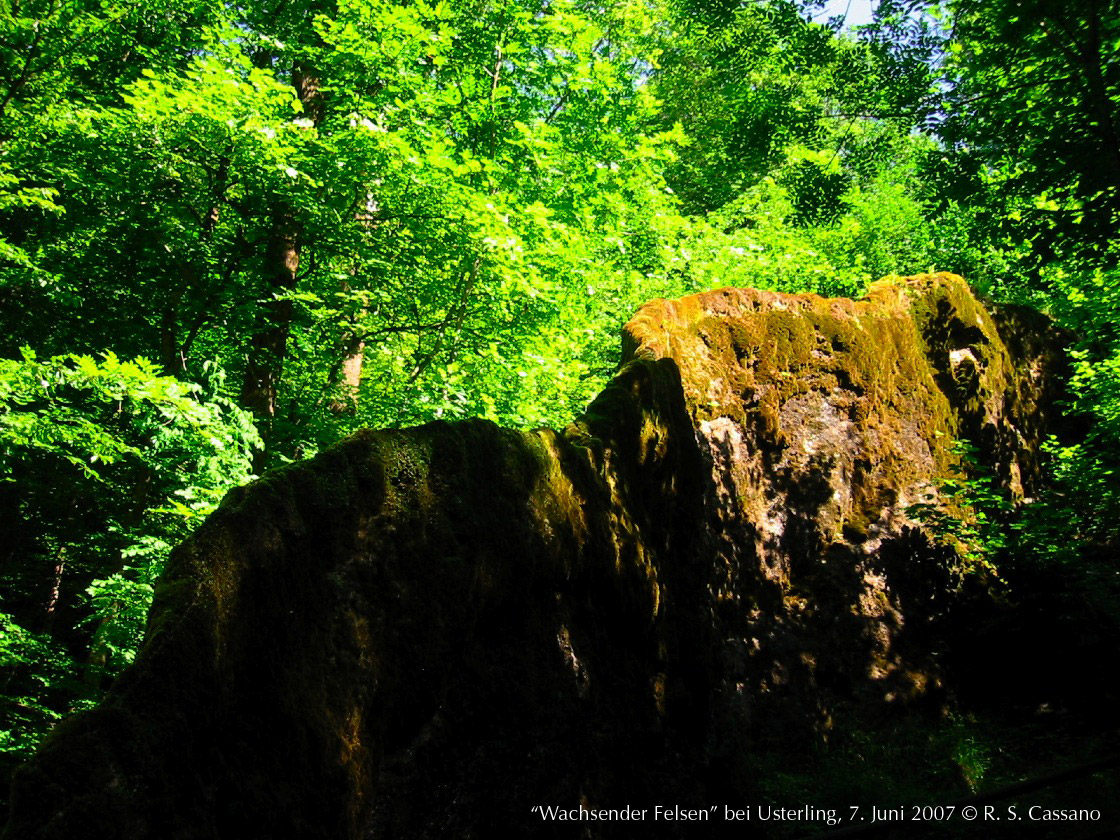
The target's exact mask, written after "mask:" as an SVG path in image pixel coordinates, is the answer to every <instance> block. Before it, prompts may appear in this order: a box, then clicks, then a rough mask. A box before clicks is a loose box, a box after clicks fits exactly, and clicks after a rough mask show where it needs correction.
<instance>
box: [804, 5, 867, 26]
mask: <svg viewBox="0 0 1120 840" xmlns="http://www.w3.org/2000/svg"><path fill="white" fill-rule="evenodd" d="M874 2H875V0H828V5H826V6H825V7H824V9H822V10H821V11H820V12H818V13H817V14H816V15H814V17H815V18H816V19H817V20H819V21H820V22H821V23H823V22H824V21H826V20H828V19H829V18H830V17H835V16H836V15H843V14H844V13H845V12H847V18H846V20H845V22H844V23H845V26H859V25H860V24H863V23H870V22H871V7H872V4H873V3H874Z"/></svg>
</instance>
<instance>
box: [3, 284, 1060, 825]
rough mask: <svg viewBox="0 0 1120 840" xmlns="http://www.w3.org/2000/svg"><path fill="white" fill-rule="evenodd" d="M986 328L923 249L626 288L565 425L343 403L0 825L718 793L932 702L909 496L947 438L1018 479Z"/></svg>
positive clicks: (993, 326) (1011, 389)
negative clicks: (821, 281) (849, 292)
mask: <svg viewBox="0 0 1120 840" xmlns="http://www.w3.org/2000/svg"><path fill="white" fill-rule="evenodd" d="M1019 320H1020V321H1022V318H1019ZM1032 324H1033V325H1034V326H1032V329H1035V328H1037V327H1038V324H1037V323H1036V322H1032ZM1016 329H1018V327H1017V326H1016V325H1015V319H1014V318H1011V317H1007V318H1004V320H1003V321H1001V320H1000V319H999V318H998V317H997V318H993V317H992V316H991V314H990V313H989V312H988V311H987V310H986V309H985V308H984V307H983V306H982V305H981V304H980V303H979V302H977V301H976V299H975V298H974V297H973V296H972V294H971V292H970V291H969V290H968V288H967V286H966V285H965V284H964V282H963V281H962V280H961V279H960V278H958V277H954V276H952V275H932V276H921V277H915V278H890V279H887V280H884V281H880V282H879V283H876V284H875V285H874V286H873V287H872V288H871V291H870V293H869V295H868V297H867V298H866V299H865V300H862V301H850V300H842V299H837V300H829V299H824V298H820V297H817V296H814V295H781V294H776V293H773V292H762V291H756V290H747V289H722V290H719V291H714V292H709V293H705V294H702V295H695V296H691V297H687V298H683V299H681V300H677V301H655V302H653V303H651V304H648V305H647V306H645V307H643V308H642V310H641V311H640V312H639V313H637V315H636V316H635V317H634V319H633V320H631V322H630V323H629V324H628V325H627V326H626V328H625V332H624V338H623V341H624V348H625V358H624V362H623V364H622V367H621V368H620V370H619V372H618V374H617V376H616V377H615V378H614V380H613V381H612V382H611V383H610V385H609V386H608V387H607V388H606V389H605V390H604V392H603V393H602V394H601V395H600V396H599V397H598V398H597V399H596V400H595V401H594V402H593V403H592V405H591V406H590V407H589V408H588V410H587V412H586V413H585V414H584V415H583V416H582V417H581V418H579V419H578V420H577V421H576V422H575V423H573V424H572V425H571V426H569V427H568V428H567V429H565V430H563V431H562V432H555V431H550V430H539V431H534V432H515V431H509V430H503V429H500V428H498V427H496V426H494V425H493V424H490V423H486V422H482V421H469V422H464V423H458V424H447V423H433V424H429V425H427V426H423V427H420V428H416V429H409V430H404V431H366V432H361V433H359V434H357V435H355V436H353V437H351V438H350V439H348V440H346V441H345V442H343V443H341V444H340V445H338V446H337V447H335V448H333V449H331V450H329V451H328V452H325V453H323V454H322V455H320V456H318V457H317V458H315V459H314V460H312V461H309V462H306V463H301V464H297V465H294V466H291V467H288V468H286V469H283V470H280V471H278V472H276V473H273V474H270V475H268V476H266V477H265V478H264V479H262V480H260V481H258V482H256V483H255V484H253V485H251V486H249V487H247V488H244V489H241V490H238V491H235V492H234V493H231V494H230V496H229V497H228V498H227V499H226V501H225V502H224V503H223V505H222V507H221V508H220V510H219V511H218V512H217V513H216V514H214V516H212V517H211V518H210V520H209V521H207V523H205V525H204V526H203V527H202V528H201V529H200V530H199V531H198V533H197V534H195V536H193V537H192V538H191V539H190V540H188V541H187V542H186V543H184V544H183V545H182V546H180V547H179V548H178V549H177V550H176V551H175V552H174V554H173V556H172V559H171V562H170V563H169V565H168V568H167V571H166V573H165V574H164V576H163V578H162V580H161V582H160V584H159V587H158V591H157V595H156V602H155V605H154V607H153V611H152V615H151V619H150V624H149V630H148V637H147V641H146V643H145V646H144V648H143V650H142V652H141V653H140V655H139V657H138V658H137V661H136V663H135V665H134V666H133V667H131V668H130V669H129V670H128V671H127V672H126V673H125V675H124V676H123V677H122V678H121V679H120V680H119V681H118V683H117V684H116V685H115V686H114V687H113V689H112V691H111V692H110V693H109V695H108V697H107V698H106V699H105V701H104V702H103V703H102V705H101V706H100V707H99V708H98V709H96V710H94V711H92V712H90V713H87V714H84V715H80V716H78V717H76V718H74V719H72V720H69V721H66V722H65V723H63V724H62V725H60V726H59V727H58V729H57V730H56V731H55V732H54V733H53V734H52V735H51V737H50V738H48V740H47V741H46V743H45V744H44V746H43V748H42V750H41V751H40V753H39V755H38V756H37V758H36V759H35V760H34V761H32V762H31V763H30V764H29V765H28V766H26V767H25V768H23V769H22V770H21V772H20V773H19V775H18V777H17V780H16V784H15V794H14V797H13V803H12V817H11V822H10V823H9V826H8V829H7V832H6V834H5V835H4V836H5V837H6V838H9V840H17V839H18V840H22V838H44V839H45V838H64V837H65V838H67V840H69V838H72V837H79V836H80V837H85V838H99V837H106V838H107V837H129V838H147V837H151V838H155V837H159V838H167V837H192V838H228V837H275V836H299V837H306V838H317V837H322V838H364V837H368V838H379V837H386V838H387V837H401V836H415V837H430V836H441V837H442V836H457V837H485V836H491V835H492V834H494V833H496V832H498V831H500V830H507V831H508V830H511V829H512V830H514V831H517V832H518V833H521V834H526V835H529V834H531V835H532V836H553V835H555V836H564V837H568V836H572V837H574V836H577V834H578V835H580V836H583V834H582V832H583V831H584V829H586V828H588V826H587V825H580V824H570V825H569V824H563V823H542V822H541V821H540V818H539V817H538V816H536V815H534V814H533V813H532V811H531V808H532V806H533V805H538V804H541V803H544V804H561V805H566V806H574V805H577V804H584V805H586V806H589V807H620V806H621V805H623V804H630V805H631V806H635V807H646V806H649V805H652V804H655V803H656V804H666V803H671V804H678V805H680V806H682V807H702V806H704V805H707V804H710V803H711V802H712V801H718V799H717V798H713V797H724V798H725V799H727V801H745V799H746V798H748V797H749V796H750V795H751V793H752V790H753V788H752V787H751V785H752V782H751V771H750V767H751V764H750V762H751V759H750V756H751V755H752V751H755V750H758V749H763V748H765V745H766V744H767V743H774V742H781V743H782V744H784V745H785V746H786V747H792V745H794V744H796V743H804V742H811V741H814V740H820V739H824V738H827V737H829V730H830V726H831V721H832V720H833V719H834V711H835V710H836V709H838V708H841V707H843V708H845V709H850V708H859V709H863V710H865V711H866V712H867V713H868V714H877V713H879V711H880V710H882V709H885V708H890V707H896V706H903V705H907V704H915V703H917V704H932V705H933V706H936V705H937V704H939V703H940V702H941V700H942V697H943V692H944V675H943V674H942V673H941V672H940V671H939V669H938V667H937V665H936V655H937V654H938V653H939V651H940V650H941V649H942V648H943V647H944V634H943V633H942V628H943V624H944V621H945V620H947V617H948V616H950V615H951V614H952V610H953V605H954V597H955V594H954V593H955V583H954V574H955V562H956V558H955V557H954V556H953V554H952V553H951V552H948V551H946V550H945V549H944V548H943V547H942V546H940V545H939V544H938V543H937V542H936V540H933V539H931V538H930V536H929V535H928V534H926V533H925V531H924V529H923V526H922V525H921V523H919V522H915V521H913V520H912V519H911V518H909V517H908V516H907V514H906V510H907V507H908V506H909V505H910V504H912V503H913V502H914V501H917V500H918V499H919V498H920V497H922V496H923V495H924V494H926V493H929V492H936V486H937V481H938V479H939V477H942V476H944V475H945V474H946V472H947V470H948V469H949V467H950V466H951V464H952V463H953V460H954V457H955V456H954V455H953V454H952V452H951V449H950V444H951V442H952V440H953V439H954V438H955V437H958V436H962V435H967V436H970V437H978V438H980V439H990V440H991V441H993V442H994V445H993V446H992V447H990V448H989V449H988V450H987V451H988V452H989V453H990V456H991V458H992V464H991V466H992V468H993V469H994V470H995V471H996V472H997V473H998V474H1000V475H1001V476H1003V477H1004V479H1005V480H1006V482H1007V483H1008V484H1009V485H1015V486H1017V487H1018V488H1019V489H1020V490H1022V488H1023V487H1025V486H1026V485H1027V484H1029V483H1030V481H1033V480H1036V476H1037V451H1038V445H1039V442H1040V439H1041V437H1042V435H1043V434H1045V431H1046V429H1047V422H1048V417H1049V416H1050V414H1051V413H1052V409H1051V405H1052V402H1053V399H1052V393H1053V387H1052V385H1051V383H1050V380H1049V378H1048V370H1049V367H1048V365H1049V363H1050V360H1051V359H1052V357H1053V354H1052V353H1051V350H1050V349H1049V348H1050V346H1051V345H1050V343H1048V342H1047V341H1043V340H1041V339H1037V338H1021V337H1018V336H1017V335H1015V337H1013V338H1007V337H1006V336H1008V335H1013V334H1015V330H1016ZM1048 354H1049V355H1048ZM1028 489H1029V488H1028ZM591 830H592V831H593V832H594V835H595V836H597V837H616V836H617V837H628V836H633V835H632V830H631V827H629V826H626V825H625V824H621V825H620V824H610V823H604V824H598V825H594V826H591ZM690 831H693V829H692V828H690V827H689V826H687V825H684V826H683V827H670V828H669V834H667V835H666V836H691V835H690ZM697 836H709V835H708V833H707V832H703V831H701V832H699V834H697Z"/></svg>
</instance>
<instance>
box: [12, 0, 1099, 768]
mask: <svg viewBox="0 0 1120 840" xmlns="http://www.w3.org/2000/svg"><path fill="white" fill-rule="evenodd" d="M822 6H823V3H822V2H820V0H806V2H793V0H760V1H759V2H752V3H728V2H710V1H709V0H651V2H637V0H619V2H616V3H612V4H606V5H603V4H590V3H587V2H584V0H550V2H540V1H539V0H537V2H533V0H453V2H449V0H422V2H415V3H401V2H395V0H335V2H330V3H323V2H318V0H315V2H311V0H293V1H292V2H288V3H285V4H281V5H280V6H279V7H276V6H274V5H262V4H260V3H253V2H250V3H244V4H240V5H238V4H228V3H215V2H212V0H154V2H146V3H143V4H135V3H124V2H121V0H98V2H91V1H90V0H76V1H75V2H70V3H65V4H59V3H54V2H46V0H28V2H20V3H14V2H9V3H7V4H5V5H4V6H2V7H0V460H2V463H3V468H4V470H5V472H4V480H3V481H2V482H0V534H2V535H3V537H4V539H3V541H2V544H3V545H4V546H5V548H4V552H5V553H4V554H3V555H0V557H2V559H0V597H2V598H3V608H2V609H3V616H4V617H3V619H2V620H3V622H4V623H3V625H2V626H3V636H2V637H0V656H2V657H3V662H4V664H5V666H6V669H5V670H6V671H7V672H8V673H7V675H6V680H7V682H6V684H5V688H4V692H3V696H4V697H5V698H6V700H5V702H6V703H7V705H6V707H5V708H6V714H7V715H8V716H9V717H10V722H8V723H4V724H3V725H2V726H3V729H4V731H6V732H7V733H8V734H7V735H5V736H4V737H5V739H6V740H4V741H3V746H2V747H0V749H2V750H5V751H7V752H8V753H10V754H12V755H24V754H26V752H27V750H29V749H31V748H32V746H33V745H34V743H35V742H37V740H38V738H39V737H41V735H42V733H43V732H44V731H45V730H46V729H47V728H48V727H49V725H50V723H51V722H52V721H53V720H55V719H57V717H58V716H59V715H61V714H64V713H65V712H66V711H67V710H69V709H72V708H75V707H76V706H77V705H80V704H81V703H84V702H87V701H89V700H92V699H93V698H95V697H96V696H97V695H98V693H99V691H100V688H101V685H102V683H103V681H104V680H103V678H105V677H106V676H107V675H109V674H112V673H114V672H116V671H117V670H119V668H120V667H122V666H123V665H124V664H127V662H128V661H130V659H131V657H132V656H133V655H134V654H135V651H136V650H137V648H138V646H139V644H140V640H141V637H142V633H143V624H144V619H145V615H146V611H147V605H148V603H149V602H150V599H151V593H152V587H153V585H154V583H155V580H156V578H157V577H158V574H159V571H160V569H161V568H162V564H163V561H164V559H165V558H166V556H167V553H168V551H169V550H170V547H171V546H173V545H174V544H175V543H176V542H178V541H179V540H180V539H182V537H183V536H184V535H185V534H186V533H188V532H189V530H190V529H191V528H192V527H193V526H194V524H196V523H197V522H198V520H199V519H200V518H201V517H202V516H204V515H205V514H206V513H207V512H208V511H210V510H212V509H213V507H214V506H215V505H216V504H217V502H218V500H219V499H220V498H221V496H222V494H223V493H224V492H225V491H226V490H227V489H228V488H229V487H231V486H234V485H236V484H239V483H243V482H245V481H247V480H249V478H250V477H251V475H252V474H253V473H254V472H259V471H260V470H262V469H265V468H268V467H270V466H274V465H277V464H281V463H284V462H286V461H289V460H293V459H298V458H303V457H308V456H310V455H312V454H314V453H315V452H316V451H318V450H319V449H321V448H323V447H325V446H328V445H330V444H331V443H333V442H335V441H337V440H338V439H339V438H341V437H342V436H344V435H345V434H347V433H349V432H350V431H352V430H354V429H355V428H357V427H359V426H362V425H370V426H401V425H411V424H417V423H423V422H427V421H430V420H434V419H438V418H456V417H464V416H481V417H486V418H488V419H491V420H494V421H498V422H502V423H507V424H513V425H518V426H533V425H539V424H552V425H556V424H564V423H566V422H568V421H569V420H570V419H571V417H572V416H573V415H575V414H576V413H578V411H579V410H580V409H581V408H582V407H583V406H584V405H585V404H586V403H587V402H588V401H589V400H590V398H591V397H592V396H593V395H594V394H595V393H596V392H597V391H598V390H599V389H600V387H601V386H602V384H603V383H604V381H605V380H606V378H607V377H608V376H609V375H610V373H611V371H612V370H613V368H614V366H615V364H616V362H617V353H618V346H617V345H618V339H617V331H618V327H619V325H620V323H622V322H623V321H625V320H626V319H627V318H628V317H629V316H630V314H631V313H632V312H633V311H634V310H635V309H636V308H637V307H638V306H639V305H641V304H642V303H643V302H645V301H646V300H649V299H650V298H653V297H658V296H677V295H681V294H686V293H689V292H694V291H699V290H703V289H707V288H712V287H717V286H724V285H744V286H755V287H763V288H771V289H780V290H788V291H815V292H819V293H822V294H828V295H853V296H855V295H859V294H861V293H862V291H863V289H864V288H865V286H866V284H867V283H868V282H869V281H871V280H874V279H876V278H877V277H879V276H883V275H886V274H905V273H913V272H919V271H926V270H942V269H944V270H951V271H955V272H958V273H962V274H964V275H965V276H966V277H968V278H969V280H970V281H971V282H972V283H973V284H974V285H975V286H977V287H978V288H980V289H981V290H983V291H984V292H986V293H987V294H989V295H991V296H993V297H999V298H1012V299H1017V300H1028V301H1030V302H1032V303H1034V304H1035V305H1037V306H1040V307H1043V308H1047V309H1049V310H1050V311H1052V312H1053V313H1054V314H1055V316H1056V317H1058V318H1059V319H1060V320H1061V321H1062V322H1063V323H1064V324H1066V325H1067V326H1069V327H1070V328H1072V329H1073V330H1074V331H1076V332H1077V333H1078V334H1079V335H1080V336H1081V339H1080V341H1079V343H1078V345H1077V347H1076V348H1075V351H1074V356H1073V365H1074V369H1075V376H1074V381H1073V386H1072V387H1073V393H1072V397H1071V401H1072V402H1071V408H1072V409H1073V411H1074V412H1075V413H1077V414H1078V415H1080V416H1082V417H1084V418H1088V419H1091V420H1092V421H1093V424H1092V427H1091V428H1092V430H1091V431H1089V432H1088V433H1087V434H1085V435H1082V436H1081V437H1078V438H1076V439H1073V438H1071V439H1069V440H1064V439H1063V440H1062V441H1055V442H1054V443H1053V444H1052V463H1053V467H1054V473H1055V481H1054V484H1053V488H1052V489H1051V490H1050V491H1049V492H1048V494H1046V495H1045V496H1044V497H1042V498H1040V499H1036V500H1034V501H1033V503H1032V504H1029V505H1026V506H1025V507H1023V508H1021V509H1020V510H1019V511H1018V513H1017V514H1015V515H1012V514H1011V513H1010V512H1009V511H1007V510H1006V507H1005V503H1004V502H1003V501H1002V499H1001V498H1000V495H999V493H998V491H997V490H996V489H995V488H994V487H993V485H992V484H991V482H990V479H988V478H987V477H985V476H982V475H980V474H979V473H978V472H977V471H976V470H975V468H974V467H973V468H971V469H966V470H965V471H964V472H963V473H962V475H961V476H959V477H958V478H956V479H954V480H953V482H952V483H950V484H947V485H946V486H945V487H943V488H942V490H943V494H945V495H946V496H947V498H948V501H949V505H948V507H944V506H941V507H938V508H936V509H933V508H931V509H929V510H928V511H927V515H928V516H930V517H933V519H931V521H933V522H935V525H936V527H937V528H938V529H940V531H941V532H942V533H943V534H944V535H945V537H946V539H950V540H955V541H956V542H957V543H958V544H959V545H961V546H962V551H963V553H964V556H965V558H966V561H967V563H968V564H970V565H972V566H973V567H987V566H988V565H989V564H994V563H996V559H995V558H997V556H999V555H1002V556H1003V558H1004V559H1000V560H999V562H998V565H999V568H1000V572H1001V574H1002V573H1004V572H1006V571H1008V570H1009V569H1013V568H1014V567H1015V566H1016V564H1018V565H1019V566H1025V565H1029V564H1030V563H1038V564H1041V565H1043V566H1045V565H1046V564H1050V567H1051V568H1053V567H1059V568H1077V569H1079V570H1082V571H1084V572H1085V574H1089V572H1088V571H1086V570H1089V569H1094V570H1096V571H1094V572H1093V574H1096V575H1097V577H1102V576H1104V575H1105V571H1106V567H1105V566H1103V565H1102V564H1100V563H1088V562H1086V554H1087V552H1088V553H1090V554H1091V553H1093V552H1094V551H1095V552H1097V553H1098V554H1107V550H1106V549H1107V547H1109V546H1112V547H1114V546H1115V545H1116V544H1117V543H1118V542H1120V534H1118V533H1117V531H1116V527H1117V526H1116V524H1115V523H1116V522H1118V521H1120V519H1118V518H1117V517H1116V516H1115V515H1114V511H1115V510H1116V506H1117V504H1118V502H1120V499H1117V491H1116V489H1115V487H1116V482H1115V481H1114V477H1115V470H1116V464H1115V458H1116V456H1115V453H1116V452H1120V446H1118V445H1117V444H1120V367H1118V364H1120V363H1118V361H1117V359H1120V344H1118V338H1117V334H1116V331H1115V326H1114V325H1115V323H1116V321H1117V315H1118V314H1120V300H1118V299H1117V289H1118V288H1120V282H1118V281H1120V276H1117V274H1116V252H1115V250H1110V249H1109V242H1110V240H1111V239H1112V238H1113V237H1114V231H1115V230H1116V221H1117V214H1118V212H1120V203H1118V202H1120V168H1118V164H1117V161H1120V158H1117V157H1116V154H1117V149H1118V148H1120V146H1118V145H1117V143H1116V131H1117V130H1118V129H1117V126H1120V113H1118V112H1117V105H1118V104H1120V93H1118V85H1120V78H1118V76H1117V74H1118V73H1120V64H1118V63H1117V62H1115V61H1113V60H1111V58H1110V56H1111V54H1112V52H1114V51H1115V49H1114V47H1115V43H1114V42H1115V41H1116V40H1117V38H1118V37H1120V35H1118V32H1120V29H1118V27H1120V12H1118V10H1117V6H1116V3H1115V2H1112V0H1106V2H1100V3H1091V4H1081V5H1078V6H1076V8H1072V7H1068V5H1061V4H1054V3H1051V2H1049V0H1030V2H1018V0H1017V2H1014V3H1013V2H1011V0H986V2H983V3H981V2H979V0H945V2H940V0H882V2H880V3H878V4H877V10H876V16H875V21H874V22H873V23H872V24H871V25H869V26H866V27H862V28H861V29H859V30H858V31H856V32H854V33H853V32H847V33H846V32H842V31H841V26H840V22H839V21H831V22H826V23H825V24H821V23H818V22H814V18H813V14H818V15H819V11H820V9H821V8H822ZM29 348H30V349H29ZM125 359H135V360H136V361H123V360H125ZM143 359H153V360H156V362H155V363H154V364H153V363H149V362H146V361H143ZM1087 425H1088V423H1087ZM966 467H967V465H966ZM1012 526H1014V527H1012ZM1088 547H1092V550H1090V549H1089V548H1088ZM1009 558H1015V559H1014V560H1013V561H1009ZM1107 570H1108V571H1113V572H1114V570H1113V569H1111V568H1110V567H1109V568H1108V569H1107ZM1095 579H1096V578H1094V580H1095ZM977 761H979V759H978V760H977ZM977 766H979V764H977ZM977 772H979V771H978V770H977Z"/></svg>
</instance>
